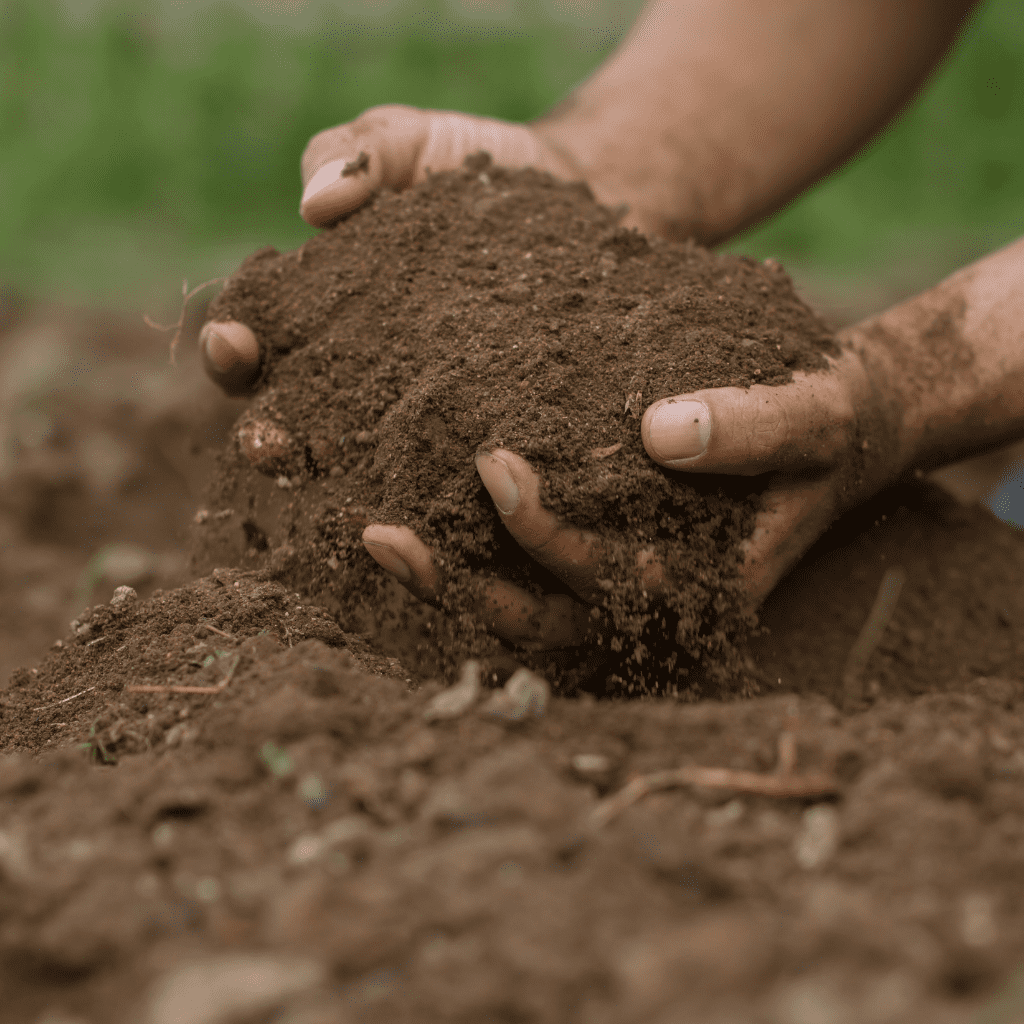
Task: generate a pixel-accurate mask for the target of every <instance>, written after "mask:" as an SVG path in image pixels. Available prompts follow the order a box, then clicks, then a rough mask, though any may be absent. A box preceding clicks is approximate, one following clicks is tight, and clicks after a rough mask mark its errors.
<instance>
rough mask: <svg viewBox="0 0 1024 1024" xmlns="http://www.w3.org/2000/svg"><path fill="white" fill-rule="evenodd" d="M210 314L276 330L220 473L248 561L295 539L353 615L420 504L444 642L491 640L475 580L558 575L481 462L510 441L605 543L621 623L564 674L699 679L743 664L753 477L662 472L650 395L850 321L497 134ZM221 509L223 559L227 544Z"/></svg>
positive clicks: (757, 372)
mask: <svg viewBox="0 0 1024 1024" xmlns="http://www.w3.org/2000/svg"><path fill="white" fill-rule="evenodd" d="M210 316H211V317H215V318H222V319H235V320H239V321H241V322H243V323H246V324H248V325H250V326H251V327H252V328H253V330H254V331H255V332H256V334H257V336H258V338H259V339H260V342H261V345H262V347H263V350H264V352H265V360H264V370H263V379H262V383H261V386H260V389H259V392H258V394H257V395H256V398H255V400H254V401H253V403H252V405H251V407H250V409H249V410H248V411H247V412H246V414H245V416H244V417H243V418H242V420H241V421H240V423H239V426H238V432H237V437H238V441H239V444H238V449H237V451H236V452H235V453H234V457H233V458H231V457H229V458H228V459H227V460H226V464H225V472H224V477H223V479H222V480H221V481H219V485H218V488H217V490H216V491H215V492H214V495H213V498H212V501H213V503H214V504H216V505H217V506H218V507H219V508H221V509H224V510H226V509H233V510H234V511H235V515H234V516H233V517H232V518H231V519H230V520H229V521H228V522H226V523H225V524H224V526H225V528H226V529H225V530H224V531H221V533H222V534H223V533H224V532H227V533H231V532H233V533H234V543H235V550H234V551H233V552H231V554H233V555H235V557H237V555H238V554H241V551H239V546H240V545H241V544H242V542H243V531H244V538H245V543H246V547H247V548H248V550H250V551H251V552H252V553H253V555H254V557H253V562H252V564H254V565H259V564H265V563H266V562H267V561H269V560H270V559H271V558H272V551H273V550H274V549H276V548H279V547H282V546H284V545H287V547H288V548H289V549H290V552H291V553H290V556H289V557H290V560H291V565H290V569H289V572H290V576H289V578H290V579H291V580H292V581H293V582H294V583H295V584H296V585H302V586H303V587H304V588H305V589H307V590H309V591H310V592H312V593H314V594H316V595H318V596H320V595H324V596H325V597H327V598H329V599H333V600H334V601H335V602H336V603H337V607H338V608H339V610H340V612H341V616H342V618H343V619H346V620H351V619H352V617H353V615H354V614H355V613H356V612H357V610H358V607H359V605H360V604H365V598H366V594H367V592H368V587H370V580H371V579H373V578H375V577H378V576H379V575H380V574H379V571H378V570H377V567H376V564H375V563H373V562H372V560H371V559H370V558H369V556H368V555H367V554H366V552H365V550H364V549H363V548H362V544H361V541H360V533H361V531H362V527H363V526H364V525H365V524H366V522H367V521H379V522H388V523H398V524H405V525H408V526H411V527H412V528H414V529H415V530H416V532H417V533H418V534H419V535H420V536H421V537H422V538H423V539H424V540H425V541H426V542H427V543H428V544H430V545H431V547H432V548H433V549H434V551H435V553H436V556H437V558H438V560H439V563H440V564H442V565H443V566H444V568H445V573H446V577H447V586H446V589H445V592H444V594H443V597H442V600H441V606H442V608H443V609H444V610H445V612H446V613H447V615H446V616H445V618H444V619H442V620H441V622H440V623H439V624H438V631H437V633H436V634H435V636H436V637H437V640H436V641H435V642H437V643H438V644H439V646H440V649H441V651H442V652H443V654H444V657H445V658H446V659H447V663H448V665H449V666H451V667H454V665H457V663H458V661H459V660H461V659H462V658H464V657H465V656H467V655H470V654H478V653H482V652H485V651H488V650H493V645H494V641H492V640H489V639H488V638H487V637H485V636H484V635H483V634H482V631H481V630H480V629H479V626H478V624H477V623H476V622H475V619H474V616H473V612H474V610H475V609H476V608H477V607H479V592H478V581H479V580H481V579H483V578H485V577H486V576H487V575H490V574H491V573H496V574H498V575H501V576H504V577H506V578H513V579H515V580H517V581H518V582H520V583H522V584H524V585H527V586H532V587H534V588H535V589H538V590H540V589H545V588H546V589H549V590H550V589H552V588H553V587H555V586H557V583H554V582H553V581H552V580H551V579H550V578H549V577H548V576H547V575H545V574H542V573H541V572H540V570H538V569H537V568H536V567H535V566H534V564H533V563H531V562H530V561H529V560H528V559H527V558H525V556H524V555H523V554H522V553H521V552H520V551H519V550H518V549H517V547H516V545H515V544H514V542H513V541H512V540H511V539H510V538H509V536H508V534H507V531H505V529H504V527H503V526H502V525H501V523H500V520H499V519H498V517H497V514H496V512H495V511H494V508H493V505H492V503H491V501H490V499H489V497H488V496H487V494H486V492H485V491H484V489H483V487H482V485H481V484H480V481H479V479H478V478H477V475H476V472H475V468H474V465H473V459H474V456H475V455H476V454H477V452H478V451H480V450H489V449H492V448H495V447H505V448H508V449H510V450H512V451H514V452H517V453H519V454H521V455H523V456H524V457H526V458H527V459H529V461H530V462H531V463H532V464H533V465H534V466H535V467H536V468H537V470H538V472H539V473H540V474H541V476H542V479H543V481H544V485H545V486H544V491H543V499H544V501H545V503H546V505H547V506H548V507H550V508H552V509H553V510H555V511H556V512H558V513H560V514H562V515H564V516H565V518H566V519H567V520H568V521H569V522H570V523H573V524H575V525H577V526H580V527H583V528H586V529H589V530H593V531H596V532H597V533H598V534H599V535H600V536H601V537H602V539H603V540H604V542H605V551H604V561H605V563H606V564H605V566H604V568H603V571H602V572H601V574H600V575H601V576H602V577H603V578H605V579H607V580H609V581H610V584H611V586H610V590H609V592H608V593H607V596H605V597H604V599H603V602H602V604H603V609H604V612H605V616H604V623H603V624H604V627H605V628H603V629H602V628H601V622H597V623H595V635H594V637H593V639H592V641H591V646H590V649H589V650H584V651H583V652H577V653H576V654H575V656H574V661H573V665H574V669H575V670H576V671H573V672H567V671H566V670H565V667H564V666H557V665H555V664H553V663H551V662H550V659H549V660H546V661H541V662H539V663H538V662H536V661H535V664H537V667H538V668H542V669H544V670H545V671H546V672H547V673H548V674H549V675H550V676H551V677H552V678H553V679H556V680H561V681H562V682H563V683H569V682H579V675H580V672H579V671H578V669H579V666H580V665H581V664H587V665H588V670H587V672H588V674H589V675H592V676H593V675H596V676H597V677H598V679H599V681H600V683H601V684H602V685H608V683H607V682H606V681H607V680H608V679H609V677H610V678H611V683H610V685H612V686H615V685H618V684H621V683H623V682H625V683H626V686H627V689H628V690H630V691H632V689H633V688H634V686H639V687H640V688H642V689H650V688H661V689H669V690H671V691H672V692H684V691H688V692H691V693H696V692H700V682H701V680H706V679H707V678H708V675H709V673H710V675H711V676H712V677H713V680H714V681H715V682H717V683H719V684H724V685H725V686H726V688H728V689H734V690H737V689H743V687H744V685H748V684H749V681H748V680H747V679H746V677H745V676H744V674H743V673H742V671H740V669H741V666H740V663H739V662H738V660H737V659H736V657H735V647H734V644H735V643H736V642H737V641H739V640H742V638H743V637H744V636H745V635H746V632H747V631H748V629H749V627H750V625H751V623H750V622H749V621H748V619H747V617H746V616H744V615H742V614H740V613H739V612H738V611H737V607H738V600H737V586H736V579H735V577H736V573H735V569H736V557H737V543H738V541H739V540H740V539H742V538H743V537H744V536H745V535H746V534H748V533H749V531H750V529H751V524H752V519H753V513H754V511H755V510H756V508H757V503H758V498H757V492H756V490H755V489H754V487H755V486H756V483H755V484H751V483H750V482H749V481H737V480H725V479H723V478H718V479H715V480H711V479H702V480H695V479H693V478H689V479H687V478H685V477H683V476H681V475H680V474H677V473H671V472H666V471H665V470H663V469H661V468H660V467H659V466H657V465H655V464H654V463H653V462H652V461H651V460H650V459H649V458H648V457H647V456H646V454H645V453H644V450H643V445H642V442H641V440H640V429H639V428H640V421H639V417H640V415H641V414H642V412H643V410H644V409H645V408H646V407H647V406H648V405H650V404H651V403H652V402H653V401H656V400H657V399H659V398H663V397H668V396H671V395H676V394H680V393H684V392H689V391H695V390H698V389H700V388H704V387H716V386H727V385H728V386H746V385H749V384H752V383H755V382H758V383H768V384H780V383H784V382H786V381H788V380H789V379H790V377H791V371H792V369H794V368H799V369H810V368H814V367H819V366H821V365H823V359H822V355H821V354H822V352H824V351H826V350H829V349H831V347H832V346H833V342H832V340H831V335H830V333H829V331H828V330H827V328H826V327H825V326H824V324H823V323H822V322H821V321H820V320H819V319H818V318H817V317H816V316H815V315H814V314H813V313H812V312H811V310H810V309H809V308H808V307H807V306H806V305H805V304H804V303H803V302H802V301H801V300H800V299H799V298H798V297H797V296H796V294H795V292H794V291H793V287H792V283H791V281H790V280H789V278H788V276H787V275H786V274H785V272H784V271H782V269H781V268H780V267H778V265H777V264H770V263H769V264H761V263H757V262H755V261H753V260H750V259H745V258H741V257H735V256H716V255H714V254H712V253H710V252H708V251H707V250H704V249H702V248H700V247H698V246H694V245H692V244H689V245H681V244H676V243H669V242H650V243H649V242H648V241H647V240H646V239H645V238H644V237H643V236H641V235H638V234H637V233H635V232H629V231H626V230H624V229H621V228H617V227H616V226H615V218H614V216H613V215H612V214H611V213H610V212H609V211H607V210H605V209H603V208H602V207H599V206H598V205H597V204H596V203H594V201H593V199H592V198H591V196H590V195H589V193H588V192H587V191H586V189H585V188H583V187H581V186H568V185H563V184H559V183H556V182H555V181H554V180H553V179H552V178H550V177H549V176H546V175H543V174H540V173H537V172H535V171H532V170H527V171H521V172H509V171H506V170H503V169H499V168H495V167H493V166H491V164H490V162H489V160H488V159H487V158H486V156H483V155H481V156H479V157H475V158H471V159H470V160H468V161H467V164H466V167H465V168H464V170H462V171H460V172H452V173H446V174H440V175H436V176H434V177H431V178H430V179H429V180H428V181H427V182H426V183H424V184H423V185H421V186H419V187H417V188H414V189H411V190H410V191H408V192H405V193H402V194H399V195H395V194H385V195H382V196H381V197H380V198H379V199H378V200H377V201H376V202H375V203H374V204H373V205H372V206H370V207H367V208H364V209H362V210H360V211H358V212H356V213H355V214H353V215H352V216H351V217H349V218H348V219H347V220H345V221H344V222H342V223H341V224H339V225H338V226H336V227H335V228H333V229H331V230H329V231H325V232H323V233H322V234H320V235H318V236H317V237H315V238H313V239H311V240H310V241H309V242H307V243H306V244H305V245H304V246H303V248H302V249H301V250H298V251H297V252H292V253H286V254H284V255H280V254H278V253H277V252H276V251H274V250H264V251H262V252H260V253H257V254H256V255H254V256H252V257H250V258H249V260H247V261H246V263H245V264H244V265H243V266H242V268H241V269H240V270H239V271H238V272H237V273H236V274H234V275H233V276H232V277H231V278H230V279H229V281H228V283H227V285H226V286H225V288H224V291H223V292H222V294H221V295H220V296H219V298H218V299H217V300H216V301H215V302H214V303H213V304H212V306H211V309H210ZM595 451H596V452H597V453H598V454H597V455H595V454H594V453H595ZM247 457H248V458H247ZM260 473H262V474H264V477H262V478H261V476H260ZM267 478H269V479H267ZM275 482H276V484H277V485H280V488H279V489H278V490H277V493H276V494H275ZM282 490H283V491H284V492H285V493H284V494H282V493H281V491H282ZM204 532H205V533H206V535H207V537H206V539H207V542H210V541H213V543H212V546H211V547H210V548H208V549H207V552H208V553H207V554H206V556H205V557H204V559H203V567H204V568H205V567H207V566H209V565H211V564H218V563H220V562H222V561H223V560H224V556H225V550H224V547H223V544H222V543H219V542H222V540H223V538H222V536H218V535H217V534H215V533H214V531H213V530H209V529H207V530H205V531H204ZM651 547H653V548H654V549H655V550H656V552H657V554H658V556H659V557H660V558H661V559H662V560H663V561H664V563H665V564H666V566H667V568H668V570H669V575H670V577H671V578H672V579H673V580H674V581H675V585H674V587H673V588H672V589H671V590H670V592H669V594H668V595H667V597H666V598H665V599H664V600H659V601H657V602H653V601H651V600H650V599H648V597H647V594H646V593H645V592H643V591H642V590H641V584H640V583H639V581H638V578H637V573H636V571H635V569H634V568H633V567H634V566H635V563H636V558H637V555H638V553H639V552H640V551H641V550H642V549H646V548H651ZM261 549H263V551H262V553H261ZM370 592H371V593H372V592H373V590H372V588H371V589H370ZM378 606H379V602H378ZM602 634H603V635H602ZM666 637H667V638H668V641H667V642H666V639H665V638H666ZM673 641H674V642H673ZM609 647H610V648H611V651H609ZM616 652H618V653H616ZM524 657H526V656H525V655H524ZM527 660H528V659H527Z"/></svg>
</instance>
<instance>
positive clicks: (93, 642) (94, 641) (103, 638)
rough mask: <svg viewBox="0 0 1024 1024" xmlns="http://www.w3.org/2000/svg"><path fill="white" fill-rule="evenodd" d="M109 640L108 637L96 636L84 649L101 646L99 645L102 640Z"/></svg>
mask: <svg viewBox="0 0 1024 1024" xmlns="http://www.w3.org/2000/svg"><path fill="white" fill-rule="evenodd" d="M109 639H110V636H109V635H108V636H98V637H97V638H96V639H95V640H90V641H89V642H88V643H87V644H86V645H85V646H86V647H94V646H95V645H96V644H101V643H103V641H104V640H109Z"/></svg>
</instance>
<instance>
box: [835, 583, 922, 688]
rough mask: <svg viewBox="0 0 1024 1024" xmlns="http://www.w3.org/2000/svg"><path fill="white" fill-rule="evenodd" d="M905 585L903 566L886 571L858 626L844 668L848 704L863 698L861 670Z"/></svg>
mask: <svg viewBox="0 0 1024 1024" xmlns="http://www.w3.org/2000/svg"><path fill="white" fill-rule="evenodd" d="M906 582H907V571H906V569H904V568H903V566H902V565H894V566H892V567H891V568H889V569H886V571H885V575H884V576H883V577H882V582H881V584H880V585H879V587H878V594H877V595H876V597H875V603H874V604H873V605H872V606H871V611H870V612H868V617H867V618H866V619H865V620H864V625H863V626H861V630H860V633H859V634H858V636H857V639H856V641H855V642H854V645H853V647H851V648H850V653H849V654H848V655H847V657H846V665H845V666H844V667H843V695H844V696H845V698H846V700H847V701H849V702H856V701H859V700H861V698H862V697H863V696H864V679H863V676H864V670H865V669H866V668H867V667H868V661H869V660H870V658H871V655H872V654H874V653H875V648H876V647H877V646H878V644H879V642H880V641H881V639H882V636H883V635H884V634H885V631H886V629H887V628H888V626H889V622H890V621H891V619H892V616H893V612H895V611H896V602H897V601H899V599H900V592H901V591H902V590H903V584H904V583H906Z"/></svg>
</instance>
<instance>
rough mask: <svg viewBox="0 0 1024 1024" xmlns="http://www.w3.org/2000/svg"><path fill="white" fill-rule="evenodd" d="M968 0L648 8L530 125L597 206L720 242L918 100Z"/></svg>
mask: <svg viewBox="0 0 1024 1024" xmlns="http://www.w3.org/2000/svg"><path fill="white" fill-rule="evenodd" d="M973 6H974V4H973V3H972V2H970V0H899V2H894V0H775V2H770V0H717V2H716V0H651V2H649V3H648V5H647V7H645V9H644V11H643V13H642V14H641V16H640V18H639V19H638V21H637V23H636V24H635V25H634V26H633V29H632V30H631V32H630V34H629V35H628V37H627V38H626V40H625V41H624V42H623V44H622V46H621V47H620V48H619V49H618V50H617V51H616V53H615V54H613V55H612V57H611V58H609V60H608V61H607V62H606V63H605V64H604V65H603V66H602V67H601V68H600V69H599V70H598V71H597V72H596V73H595V74H594V76H593V77H592V78H591V79H589V80H588V81H587V82H585V83H584V84H583V85H582V86H580V87H579V88H578V89H577V90H576V92H574V93H573V94H572V95H571V96H570V97H569V98H568V100H566V101H565V102H564V103H563V104H561V105H560V106H559V107H558V108H556V110H555V111H553V112H552V114H550V115H549V116H548V117H546V118H543V119H541V120H540V121H539V122H537V123H536V125H535V128H536V130H537V132H538V134H540V135H541V137H542V138H544V139H545V141H547V142H548V143H549V144H550V145H551V146H553V147H554V148H556V149H558V150H559V151H561V152H562V153H563V154H564V155H565V157H566V159H567V160H568V161H569V162H570V163H571V164H572V165H574V166H575V168H576V169H577V170H578V172H579V174H580V176H581V177H583V178H584V179H585V180H587V181H588V182H590V183H591V187H592V188H593V189H594V192H595V194H596V195H597V198H598V199H599V200H601V201H602V202H606V203H610V204H619V203H626V204H628V205H629V207H630V218H629V219H630V222H631V223H634V224H636V225H637V226H639V227H641V228H642V229H643V230H645V231H648V232H651V233H655V234H661V235H664V236H667V237H675V238H686V237H690V236H691V235H692V236H694V237H696V238H697V239H698V240H699V241H701V242H704V243H705V244H712V243H715V242H718V241H720V240H722V239H724V238H726V237H728V236H729V235H732V234H735V233H736V232H737V231H740V230H741V229H742V228H744V227H747V226H748V225H750V224H752V223H754V222H756V221H758V220H760V219H762V218H763V217H765V216H767V215H768V214H770V213H772V212H774V211H775V210H777V209H779V208H780V207H781V206H783V205H784V204H785V203H786V202H787V201H788V200H789V199H791V198H792V197H793V196H795V195H796V194H797V193H799V192H800V191H801V190H803V189H804V188H806V187H807V186H808V185H810V184H811V183H812V182H814V181H816V180H817V179H818V178H820V177H821V176H822V175H824V174H826V173H828V172H829V171H830V170H832V169H833V168H835V167H836V166H838V165H839V164H840V163H841V162H842V161H843V160H844V159H846V158H847V157H848V156H849V155H850V154H851V153H853V152H854V151H855V150H856V149H857V148H859V147H860V146H861V145H862V144H863V143H864V142H865V141H866V140H867V139H869V138H870V137H871V136H872V135H873V134H874V133H876V132H877V131H879V130H880V129H881V128H882V127H883V126H884V125H885V124H886V123H887V122H888V121H889V120H890V119H891V118H892V116H893V115H894V114H895V113H896V112H897V111H898V110H899V109H900V107H901V106H902V105H903V104H904V103H905V102H906V101H907V100H908V99H909V98H910V97H911V96H912V95H913V93H914V91H915V90H916V89H917V88H918V86H919V85H920V84H921V82H922V81H923V80H924V79H925V78H926V77H927V75H928V74H929V73H930V71H931V70H932V69H933V68H934V66H935V64H936V63H937V62H938V60H939V59H940V58H941V57H942V56H943V54H944V53H945V51H946V50H947V49H948V47H949V45H950V44H951V43H952V41H953V39H954V37H955V35H956V32H957V29H958V27H959V25H960V23H961V22H962V20H963V18H964V17H965V15H966V14H967V13H968V12H969V10H970V9H971V8H972V7H973Z"/></svg>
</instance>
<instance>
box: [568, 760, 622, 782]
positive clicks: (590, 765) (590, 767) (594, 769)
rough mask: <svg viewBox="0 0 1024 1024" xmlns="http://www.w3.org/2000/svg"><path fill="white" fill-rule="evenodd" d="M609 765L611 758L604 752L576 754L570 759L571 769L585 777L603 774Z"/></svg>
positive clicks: (609, 767) (610, 764)
mask: <svg viewBox="0 0 1024 1024" xmlns="http://www.w3.org/2000/svg"><path fill="white" fill-rule="evenodd" d="M611 766H612V762H611V758H609V757H606V756H605V755H604V754H577V755H576V756H575V757H574V758H573V759H572V768H573V771H574V772H576V774H577V775H582V776H583V777H584V778H585V779H589V778H593V777H594V776H595V775H604V774H605V773H606V772H608V771H609V770H610V769H611Z"/></svg>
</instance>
